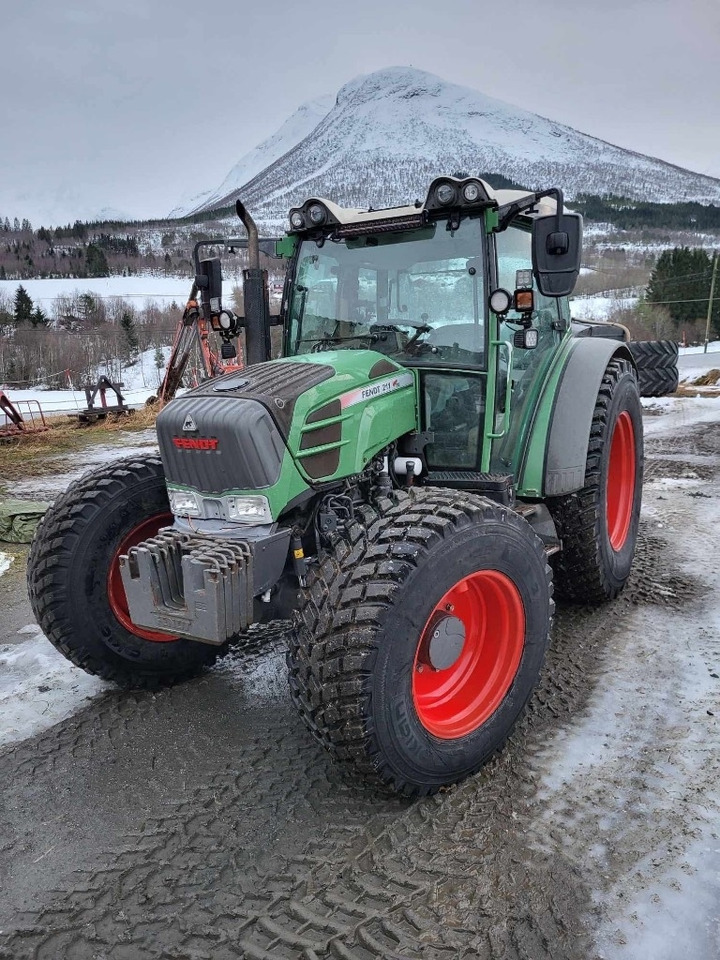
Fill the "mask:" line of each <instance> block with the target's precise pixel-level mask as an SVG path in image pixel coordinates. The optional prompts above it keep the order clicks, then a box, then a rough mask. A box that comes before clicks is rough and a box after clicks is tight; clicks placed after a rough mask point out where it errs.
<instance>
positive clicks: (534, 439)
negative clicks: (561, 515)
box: [522, 337, 637, 497]
mask: <svg viewBox="0 0 720 960" xmlns="http://www.w3.org/2000/svg"><path fill="white" fill-rule="evenodd" d="M569 346H570V349H569V350H568V352H567V354H566V360H565V363H564V365H563V367H562V370H561V371H560V372H559V376H558V377H557V379H556V380H555V378H552V379H553V380H554V383H555V386H554V389H553V386H552V384H549V386H548V389H547V390H546V392H545V396H544V397H543V399H542V401H541V406H545V407H546V416H540V417H538V418H536V422H535V427H534V430H533V435H532V436H531V438H530V444H529V449H530V451H531V456H530V459H529V462H528V464H527V467H528V469H527V470H526V471H525V474H526V475H525V477H524V478H523V480H524V482H523V483H522V486H523V487H525V488H526V495H527V494H530V493H531V492H532V486H535V487H536V488H537V486H540V490H538V491H537V492H536V493H535V494H534V495H536V496H541V497H559V496H563V495H564V494H566V493H573V492H574V491H576V490H580V489H581V488H582V487H583V485H584V482H585V464H586V460H587V452H588V441H589V439H590V428H591V425H592V418H593V413H594V410H595V402H596V400H597V396H598V392H599V390H600V383H601V381H602V378H603V374H604V373H605V370H606V369H607V365H608V363H609V362H610V361H611V360H612V359H613V357H621V358H622V359H624V360H628V361H629V362H630V363H631V364H632V365H633V367H635V368H636V364H635V361H634V359H633V357H632V354H631V353H630V351H629V349H628V347H627V346H626V344H624V343H622V342H620V341H618V340H608V339H605V338H603V337H597V338H595V337H583V338H578V339H573V340H571V341H570V345H569ZM636 369H637V368H636ZM548 407H549V409H548ZM543 434H544V436H543ZM543 440H544V443H543ZM533 449H534V451H535V455H536V456H537V454H540V453H541V451H543V450H544V458H543V465H542V479H541V481H540V482H539V483H538V480H540V478H539V477H537V479H536V481H535V483H534V484H532V483H531V482H530V480H531V478H530V477H529V476H528V474H530V473H531V472H533V471H531V470H530V469H529V468H530V464H531V462H532V451H533ZM534 472H537V468H536V471H534Z"/></svg>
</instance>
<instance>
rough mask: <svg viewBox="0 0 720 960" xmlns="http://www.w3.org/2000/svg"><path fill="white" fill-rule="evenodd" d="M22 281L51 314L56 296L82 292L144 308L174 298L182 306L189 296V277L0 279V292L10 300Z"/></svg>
mask: <svg viewBox="0 0 720 960" xmlns="http://www.w3.org/2000/svg"><path fill="white" fill-rule="evenodd" d="M21 284H22V286H23V287H24V288H25V289H26V290H27V292H28V294H29V295H30V298H31V300H32V302H33V303H34V304H35V305H36V306H38V305H39V306H41V307H42V308H43V310H44V311H45V312H46V313H50V312H51V310H52V305H53V301H54V300H55V299H56V298H57V297H60V296H63V297H72V296H78V295H80V294H83V293H91V294H93V296H95V297H98V298H105V297H121V298H122V299H123V300H129V301H130V302H131V303H133V304H134V305H135V306H137V307H138V308H144V307H147V306H148V305H149V304H151V303H160V304H161V305H163V306H169V305H170V304H171V303H172V302H173V301H174V302H175V303H177V304H179V305H182V304H184V303H185V301H186V300H187V298H188V296H189V295H190V287H191V284H192V278H190V277H183V278H181V277H153V276H139V277H98V278H96V279H87V280H76V279H73V278H71V279H64V278H63V279H59V280H22V281H20V280H0V294H5V296H6V297H8V298H10V299H12V298H13V297H14V296H15V292H16V291H17V288H18V286H20V285H21Z"/></svg>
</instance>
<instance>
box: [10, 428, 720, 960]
mask: <svg viewBox="0 0 720 960" xmlns="http://www.w3.org/2000/svg"><path fill="white" fill-rule="evenodd" d="M664 422H669V420H668V419H667V416H665V417H663V416H657V417H652V416H649V417H646V423H647V429H648V441H647V451H648V460H647V479H648V484H647V488H646V496H645V506H644V512H643V520H642V525H641V541H640V545H639V551H638V557H637V562H636V565H635V569H634V573H633V576H632V579H631V582H630V584H629V585H628V588H627V590H626V592H625V593H624V595H623V596H622V597H621V598H620V599H619V600H618V601H616V602H614V603H612V604H609V605H606V606H603V607H601V608H600V609H597V610H591V609H588V608H583V607H560V608H559V609H558V612H557V616H556V620H555V625H554V629H553V637H552V645H551V652H550V656H549V658H548V661H547V664H546V668H545V670H544V673H543V677H542V681H541V683H540V686H539V688H538V690H537V692H536V694H535V695H534V697H533V698H532V701H531V704H530V709H529V710H528V712H527V714H526V716H525V717H524V719H523V720H522V721H521V723H520V724H519V726H518V727H517V728H516V731H515V733H514V735H513V737H512V739H511V741H510V742H509V744H508V745H507V747H506V748H505V750H504V751H503V753H502V754H501V755H499V756H498V757H496V758H495V759H494V760H493V761H492V762H491V763H490V764H488V765H487V766H486V767H485V768H484V769H483V771H481V773H480V774H478V775H477V776H475V777H474V778H472V779H470V780H468V781H466V782H465V783H463V784H461V785H459V786H457V787H454V788H452V789H450V790H448V791H447V792H444V793H442V794H440V795H438V796H437V797H434V798H431V799H428V800H423V801H419V802H415V803H407V802H404V801H400V800H397V799H395V798H389V797H387V796H384V795H382V794H379V793H376V792H373V791H371V790H369V789H367V788H359V787H358V786H357V785H356V784H354V783H350V782H346V781H345V780H344V779H343V778H342V776H341V775H340V773H339V772H338V771H337V769H336V768H335V767H334V766H332V765H331V764H330V762H329V761H328V759H327V757H326V755H325V753H324V751H322V749H321V748H320V747H319V746H317V745H316V744H315V743H314V742H313V741H312V740H311V738H310V737H309V735H308V734H307V733H306V732H305V730H304V729H303V728H302V727H301V725H300V724H299V722H298V720H297V718H296V717H295V715H294V711H293V708H292V705H291V703H290V700H289V697H288V693H287V690H286V685H285V676H284V647H285V642H286V638H285V636H284V635H283V633H282V631H275V632H266V633H264V634H258V636H257V637H256V638H254V639H253V641H252V642H251V643H248V644H247V645H246V646H245V647H244V648H243V649H238V650H236V651H235V652H234V653H233V655H232V656H231V657H230V658H228V660H226V661H224V662H223V663H222V664H221V665H219V666H218V667H216V668H215V669H213V670H212V671H210V672H209V673H207V674H206V675H205V676H204V677H202V678H200V679H198V680H195V681H193V682H191V683H187V684H185V685H183V686H180V687H177V688H174V689H171V690H166V691H163V692H160V693H155V694H152V693H140V694H128V693H120V692H118V691H116V690H114V689H111V688H105V687H103V688H102V689H101V690H100V691H99V692H98V691H97V690H93V691H92V699H91V700H89V701H86V700H83V701H82V702H79V706H78V707H77V709H76V710H75V712H74V713H72V714H71V715H70V716H69V717H67V718H66V719H64V720H63V721H62V722H60V723H56V724H54V725H52V726H50V727H49V728H47V729H45V730H43V731H42V732H40V733H37V734H35V735H33V736H30V737H28V738H26V739H22V740H19V741H18V742H15V743H14V744H11V745H10V746H8V747H6V748H5V749H4V751H3V752H1V753H0V784H2V800H1V803H2V809H1V811H0V812H1V816H2V832H1V833H0V931H1V932H0V958H3V960H5V958H7V960H10V958H12V960H21V958H26V957H27V958H31V957H32V958H38V960H40V958H48V960H50V958H52V960H56V958H65V957H67V958H71V960H91V958H92V960H144V958H156V957H157V958H167V960H200V958H207V960H210V958H212V960H226V958H227V960H230V958H242V957H244V958H252V960H270V958H272V960H284V958H287V960H290V958H293V960H296V958H297V960H325V958H328V960H329V958H337V960H375V958H383V960H390V958H398V960H399V958H403V960H458V958H468V960H469V958H474V960H475V958H477V960H491V958H492V960H501V958H502V960H520V958H523V960H588V958H608V960H609V958H613V960H625V958H627V960H631V958H632V960H644V958H646V957H647V958H648V960H649V958H650V957H652V958H653V960H673V958H675V957H678V956H692V957H693V958H694V960H713V958H717V956H718V955H720V932H719V927H718V906H717V905H718V903H719V902H720V896H718V894H720V881H719V879H718V867H719V866H720V855H719V854H718V852H717V851H718V848H720V843H718V840H717V836H716V829H715V824H716V823H718V822H719V821H718V814H720V791H719V788H718V786H717V783H718V772H720V744H719V743H718V729H717V718H718V716H720V698H719V694H720V680H719V679H718V675H719V674H720V669H718V668H719V667H720V663H719V662H718V659H719V658H718V646H719V644H720V600H716V599H715V597H717V596H720V589H719V588H720V582H719V581H720V577H719V575H718V571H717V563H716V562H715V559H716V557H717V548H716V543H717V532H716V531H717V520H718V515H719V514H720V472H719V468H720V424H718V422H717V416H716V417H715V419H714V421H713V420H710V422H707V423H705V424H702V425H700V426H698V425H694V424H693V422H692V418H691V417H690V418H689V420H688V422H687V423H685V425H684V426H683V428H682V429H674V430H673V431H672V432H670V433H668V432H664V431H663V428H662V424H663V423H664ZM21 568H22V557H21V556H18V557H17V558H16V562H14V563H13V564H12V565H11V567H10V569H9V570H8V572H7V573H6V574H5V575H4V576H3V577H2V578H0V605H1V606H2V609H4V610H5V611H7V614H6V616H5V618H4V619H3V621H2V623H1V624H0V644H7V645H15V646H20V645H22V643H25V642H28V641H27V639H26V636H28V635H29V634H18V630H22V629H24V628H26V627H27V625H29V624H30V623H31V621H32V616H31V614H30V610H29V606H28V605H27V601H26V600H25V599H24V593H23V584H22V569H21ZM9 648H10V646H8V647H2V648H1V649H3V650H6V649H9ZM0 659H1V657H0ZM0 722H1V721H0ZM687 917H690V918H691V925H690V927H688V925H687V924H686V923H685V922H684V918H687Z"/></svg>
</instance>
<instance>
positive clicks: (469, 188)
mask: <svg viewBox="0 0 720 960" xmlns="http://www.w3.org/2000/svg"><path fill="white" fill-rule="evenodd" d="M462 194H463V197H464V198H465V200H467V202H468V203H475V201H476V200H479V199H480V184H479V183H466V184H465V186H464V187H463V190H462Z"/></svg>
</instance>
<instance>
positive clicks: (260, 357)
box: [235, 200, 271, 366]
mask: <svg viewBox="0 0 720 960" xmlns="http://www.w3.org/2000/svg"><path fill="white" fill-rule="evenodd" d="M235 212H236V213H237V215H238V217H239V218H240V220H241V221H242V224H243V226H244V227H245V229H246V230H247V235H248V264H249V265H248V268H247V270H243V299H244V302H245V359H246V361H247V364H248V366H251V365H252V364H254V363H264V362H265V361H266V360H269V359H270V356H271V347H270V299H269V293H268V276H267V270H261V269H260V241H259V238H258V230H257V225H256V224H255V221H254V220H253V218H252V217H251V216H250V214H249V213H248V211H247V210H246V209H245V204H243V203H241V202H240V200H236V201H235Z"/></svg>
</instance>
